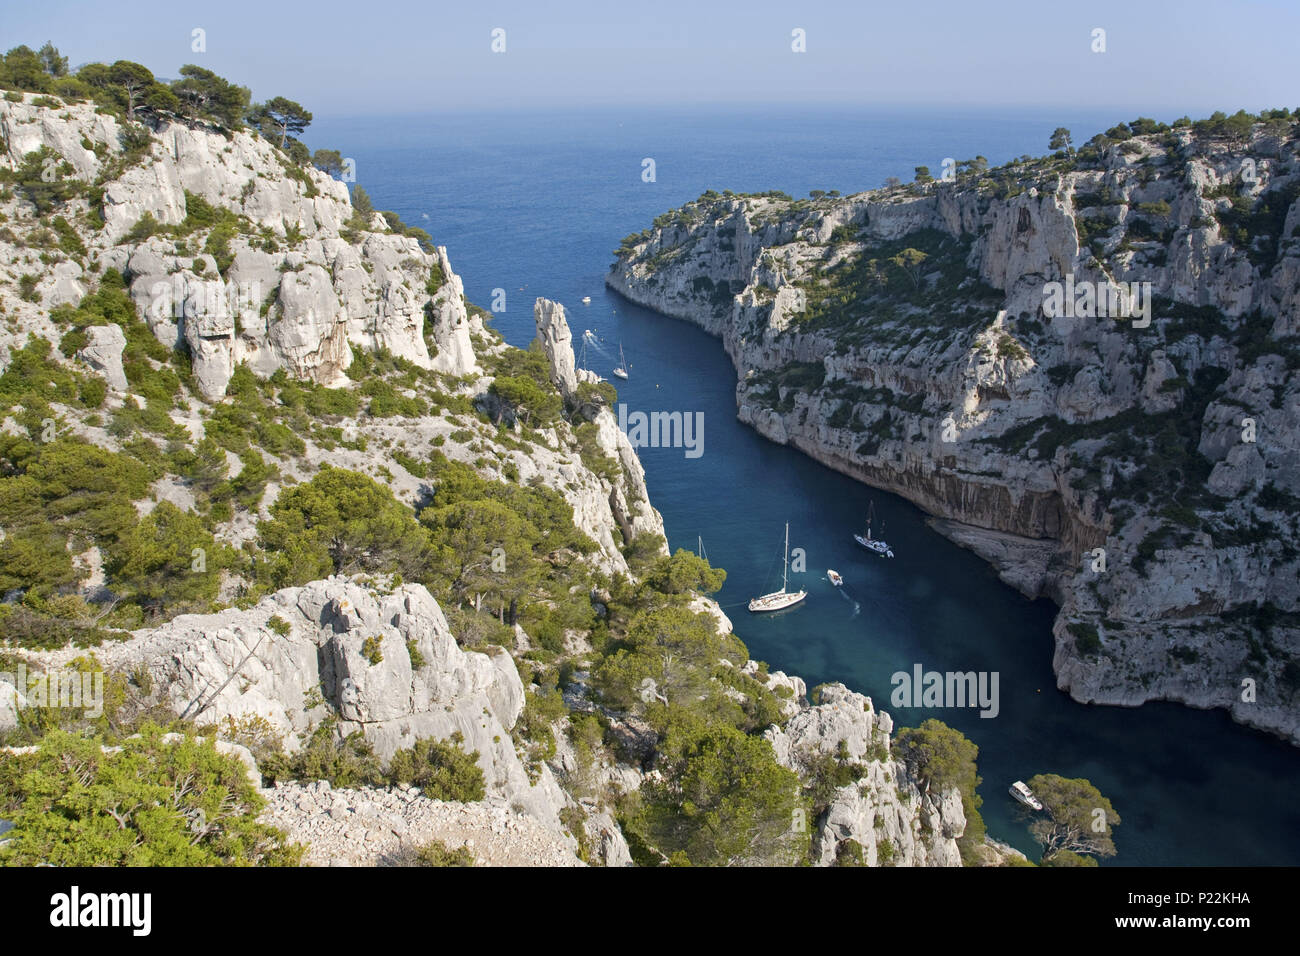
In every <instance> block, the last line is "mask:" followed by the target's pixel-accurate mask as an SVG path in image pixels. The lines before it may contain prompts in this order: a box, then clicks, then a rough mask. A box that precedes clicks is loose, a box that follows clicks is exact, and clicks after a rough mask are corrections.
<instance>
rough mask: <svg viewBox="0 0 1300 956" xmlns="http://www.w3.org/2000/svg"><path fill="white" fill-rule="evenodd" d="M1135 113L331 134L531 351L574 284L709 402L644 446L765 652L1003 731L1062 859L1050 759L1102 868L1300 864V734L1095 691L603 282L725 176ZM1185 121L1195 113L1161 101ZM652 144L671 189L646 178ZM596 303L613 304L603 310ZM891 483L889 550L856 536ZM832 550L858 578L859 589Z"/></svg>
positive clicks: (864, 167) (677, 117) (919, 523)
mask: <svg viewBox="0 0 1300 956" xmlns="http://www.w3.org/2000/svg"><path fill="white" fill-rule="evenodd" d="M1131 118H1132V117H1124V116H1115V115H1099V114H1095V113H1094V114H1085V113H1068V112H1060V113H1053V114H1051V115H1048V114H1039V113H1028V112H1021V113H987V114H979V113H971V112H967V113H951V114H945V113H943V112H940V111H919V112H918V111H915V110H913V111H903V110H894V111H890V110H874V111H868V110H861V111H851V110H842V109H841V110H827V111H809V110H794V109H791V108H789V107H781V108H774V109H771V110H758V109H753V108H746V109H732V110H729V109H725V108H722V107H704V106H701V107H697V108H694V109H691V110H687V111H678V112H673V111H668V110H662V111H647V110H644V109H630V108H629V109H625V110H604V111H599V112H582V113H578V112H572V113H551V114H542V113H527V114H524V113H519V114H506V113H501V114H461V113H457V114H440V115H424V116H405V117H385V118H376V117H366V118H361V119H344V118H327V119H318V120H317V121H316V123H315V124H314V125H313V126H312V128H311V129H310V130H309V131H308V135H307V136H306V137H305V138H306V140H307V142H308V143H309V145H310V146H311V147H312V148H322V147H323V148H332V149H338V150H339V151H340V152H342V154H343V155H344V156H345V157H351V158H353V159H354V160H355V161H356V169H357V180H358V182H359V183H360V184H361V185H363V186H364V187H365V189H366V191H367V192H369V193H370V196H371V198H372V199H373V201H374V203H375V206H376V207H377V208H379V209H392V210H395V211H397V212H398V213H399V214H400V215H401V216H402V218H403V219H404V220H405V221H406V222H407V223H409V224H411V225H414V226H420V227H422V228H424V229H427V230H428V231H429V232H430V233H431V234H432V235H433V237H434V241H435V242H437V243H438V244H439V245H445V246H447V250H448V254H449V256H450V258H451V262H452V266H453V268H455V270H456V271H457V272H458V273H459V274H460V275H461V276H462V278H463V279H464V281H465V291H466V295H467V296H468V297H469V299H470V300H471V301H472V302H475V303H477V304H478V305H481V306H483V307H484V308H488V307H490V306H491V304H492V300H493V294H494V290H496V289H502V290H504V291H505V306H506V308H505V311H504V312H502V313H499V314H498V315H497V316H496V320H495V323H494V324H495V326H496V327H497V329H499V330H500V331H501V333H502V334H503V335H504V336H505V337H506V339H507V340H508V341H509V342H510V343H512V344H514V345H517V346H521V347H524V346H527V344H528V342H529V341H530V340H531V339H532V337H533V333H534V326H533V311H532V310H533V301H534V299H535V298H536V297H538V296H545V297H547V298H550V299H555V300H557V301H559V302H562V303H563V304H564V306H565V309H566V311H567V312H568V315H569V323H570V326H571V327H572V328H573V329H574V338H575V345H576V344H577V343H578V341H579V337H580V336H581V335H582V331H583V330H584V329H592V330H593V331H594V332H595V334H596V335H597V337H598V339H599V340H600V344H599V347H589V348H588V352H587V356H586V358H587V364H588V365H589V366H590V367H591V368H592V369H593V370H595V371H597V372H599V373H600V374H601V375H603V376H605V377H606V378H608V377H609V373H610V371H611V370H612V369H613V368H614V366H615V365H616V364H617V362H618V348H619V344H620V343H621V344H622V347H623V349H624V352H625V354H626V356H627V360H628V362H629V363H630V365H629V368H630V372H631V378H630V380H629V381H627V382H616V383H615V384H616V385H617V386H618V389H619V395H620V400H621V401H624V402H626V403H627V405H628V407H629V409H631V410H643V411H647V412H648V411H681V412H684V413H691V414H693V413H696V412H702V413H703V415H704V419H703V420H704V426H705V427H704V433H703V440H704V444H703V454H702V455H700V456H699V457H696V458H687V457H686V456H685V454H684V453H683V450H682V449H668V448H661V449H653V448H644V449H641V458H642V461H643V462H644V464H645V468H646V473H647V478H648V481H649V486H650V496H651V500H652V502H653V503H654V505H655V506H656V507H657V508H658V509H659V510H660V511H661V512H662V513H663V516H664V521H665V524H666V526H667V530H668V540H669V544H670V546H671V547H672V548H674V549H676V548H688V549H691V550H695V548H696V544H697V540H699V539H702V540H703V544H704V549H705V551H706V552H707V555H708V557H709V560H710V561H711V562H712V563H713V564H714V565H715V566H718V567H722V568H725V569H726V570H727V583H726V586H725V587H724V588H723V590H722V591H721V592H720V594H718V595H717V598H718V600H719V601H720V602H721V603H722V605H723V606H724V608H725V609H726V611H727V613H728V614H729V615H730V616H731V617H732V620H733V622H734V623H735V627H736V631H737V633H738V634H739V636H740V637H741V638H742V639H743V640H744V641H745V643H746V644H747V645H748V647H749V650H750V655H751V656H752V657H754V658H756V659H760V660H766V661H767V662H768V663H769V664H770V665H771V667H772V668H773V669H779V670H784V671H787V672H789V673H792V674H797V675H799V676H800V677H803V678H804V679H805V680H806V681H807V682H808V686H809V687H813V686H815V685H816V684H818V683H821V682H824V681H842V682H843V683H845V684H847V685H848V686H849V687H851V688H853V689H854V690H857V691H861V692H862V693H865V694H868V695H870V696H871V697H872V699H873V700H874V701H875V704H876V706H877V708H878V709H882V710H886V711H888V712H890V713H891V714H892V716H893V718H894V722H895V726H896V727H897V726H914V725H916V724H918V723H920V722H921V721H923V720H925V719H926V718H928V717H937V718H939V719H940V720H943V721H945V722H947V723H949V724H951V725H953V726H955V727H957V728H958V729H960V730H961V731H962V732H963V733H965V734H966V735H967V736H968V737H970V738H971V739H972V740H973V741H974V742H975V743H976V744H977V745H978V746H979V749H980V753H979V768H980V773H981V776H982V777H983V784H982V785H981V787H980V793H981V795H982V796H983V798H984V805H983V807H982V809H981V812H982V813H983V815H984V819H985V822H986V824H987V826H988V831H989V834H990V835H991V836H993V837H995V838H997V839H1001V840H1004V841H1006V842H1009V843H1011V844H1012V845H1014V846H1016V847H1017V848H1019V849H1021V850H1023V851H1025V852H1026V853H1027V854H1028V855H1029V856H1030V857H1031V859H1037V856H1038V854H1037V852H1036V845H1035V844H1034V843H1033V841H1032V840H1031V839H1030V837H1029V833H1028V831H1027V829H1026V827H1025V825H1024V822H1023V819H1022V816H1021V814H1020V813H1019V812H1018V806H1019V805H1018V804H1016V803H1015V801H1014V800H1012V798H1011V797H1010V796H1009V795H1008V793H1007V787H1008V786H1009V785H1010V784H1011V782H1012V781H1014V780H1017V779H1023V780H1027V779H1028V778H1029V777H1031V776H1032V775H1034V774H1036V773H1057V774H1061V775H1063V776H1067V777H1087V778H1088V779H1090V780H1091V781H1092V782H1093V783H1094V784H1096V785H1097V787H1098V788H1099V789H1100V790H1101V791H1102V793H1103V794H1105V795H1106V796H1107V797H1109V798H1110V799H1111V802H1112V803H1113V804H1114V806H1115V809H1116V810H1117V811H1118V813H1119V814H1120V817H1121V818H1122V821H1123V822H1122V823H1121V825H1120V826H1119V827H1118V828H1117V829H1116V831H1115V843H1116V846H1117V848H1118V851H1119V852H1118V855H1117V856H1115V857H1113V858H1112V859H1111V860H1109V861H1104V862H1103V865H1129V866H1136V865H1161V864H1165V865H1209V864H1224V865H1232V864H1238V865H1282V864H1286V865H1296V864H1300V801H1297V799H1296V793H1297V790H1300V750H1297V749H1296V748H1293V747H1290V746H1288V745H1287V744H1285V743H1283V742H1281V741H1280V740H1278V739H1276V738H1273V737H1270V736H1267V735H1265V734H1262V733H1258V732H1256V731H1252V730H1249V729H1247V728H1245V727H1240V726H1238V725H1236V724H1233V723H1232V721H1231V720H1230V719H1229V718H1228V717H1227V716H1226V715H1225V714H1223V713H1221V712H1214V711H1195V710H1191V709H1188V708H1185V707H1181V706H1179V705H1175V704H1164V703H1153V704H1147V705H1145V706H1143V707H1140V708H1136V709H1122V708H1111V707H1093V706H1084V705H1081V704H1076V703H1074V702H1073V701H1071V700H1070V699H1069V697H1068V696H1067V695H1065V694H1064V693H1061V692H1059V691H1058V690H1057V689H1056V682H1055V678H1054V677H1053V674H1052V671H1051V657H1052V636H1051V622H1052V618H1053V614H1054V608H1053V606H1052V605H1051V604H1050V603H1048V602H1045V601H1039V602H1030V601H1028V600H1026V599H1025V598H1023V597H1021V596H1020V595H1019V594H1018V593H1017V592H1016V591H1014V590H1012V589H1011V588H1009V587H1007V586H1006V585H1004V584H1002V583H1001V582H1000V581H999V580H998V579H997V577H996V575H994V574H993V572H992V571H991V570H990V569H989V567H988V566H987V565H986V564H985V563H984V562H982V561H981V560H979V559H978V558H976V557H975V556H974V555H973V554H971V553H969V552H967V551H964V550H962V549H960V548H958V547H957V546H956V545H954V544H951V543H950V542H948V541H947V540H946V539H944V538H942V537H940V536H939V535H938V534H936V533H934V532H933V531H931V530H929V529H928V528H927V527H926V526H925V524H924V515H923V513H922V512H920V511H919V510H918V509H917V508H915V507H913V506H912V505H910V504H908V503H907V502H906V501H903V500H902V499H899V498H896V497H894V496H892V495H888V494H885V493H882V492H879V491H873V490H872V489H870V488H868V487H867V486H865V485H862V484H858V483H857V482H854V481H852V480H850V479H849V478H846V477H844V476H842V475H839V474H837V473H835V472H833V471H831V470H829V469H827V468H824V467H822V466H821V465H818V464H816V463H815V462H813V461H811V460H810V459H808V458H806V457H804V456H803V455H802V454H800V453H799V452H797V451H793V450H790V449H787V448H784V447H781V446H778V445H774V444H772V443H771V442H768V441H766V440H765V439H763V438H761V437H759V436H758V435H757V434H756V433H754V432H753V431H751V430H750V429H748V428H747V427H745V426H743V425H741V424H740V423H738V422H737V421H736V409H735V399H734V392H735V373H734V372H733V370H732V368H731V364H730V362H729V360H728V359H727V357H726V355H725V354H724V352H723V350H722V346H721V344H720V343H719V342H718V341H717V340H716V339H713V338H711V337H710V336H708V335H706V334H704V333H703V332H701V331H699V330H698V329H696V328H694V327H693V326H690V325H688V324H686V323H684V322H679V321H676V320H673V319H669V318H666V317H664V316H660V315H657V314H655V313H653V312H651V311H649V310H646V309H642V308H640V307H638V306H635V305H633V304H632V303H630V302H628V301H626V300H624V299H622V298H621V297H619V296H618V295H616V294H614V293H612V292H609V291H608V290H606V289H605V288H604V284H603V276H604V274H605V271H606V269H607V268H608V266H609V264H610V262H611V261H612V260H613V255H612V250H613V249H615V248H616V247H617V246H618V244H619V241H620V240H621V239H622V237H623V236H625V235H627V234H628V233H631V232H639V231H640V230H641V229H643V228H645V227H646V226H648V225H649V224H650V221H651V220H652V219H653V218H654V217H655V216H657V215H658V214H659V213H662V212H665V211H667V210H668V209H670V208H672V207H674V206H677V205H680V204H681V203H682V202H685V201H686V200H689V199H693V198H695V197H697V196H699V194H700V193H701V192H703V191H704V190H705V189H709V188H712V189H717V190H719V191H721V190H723V189H733V190H735V191H737V192H750V191H763V190H767V189H781V190H784V191H786V192H788V193H790V194H791V195H793V196H801V195H805V196H806V195H807V193H808V191H809V190H810V189H825V190H831V189H838V190H840V191H841V192H843V193H846V194H847V193H851V192H855V191H858V190H861V189H866V188H871V187H875V186H879V185H881V184H882V183H883V181H884V179H885V178H886V177H887V176H897V177H899V178H900V179H903V180H904V181H907V180H910V179H911V178H912V175H913V169H914V167H916V166H920V165H926V166H929V168H930V170H931V172H932V173H933V174H934V175H936V176H937V175H938V174H939V171H940V169H941V168H942V164H943V160H944V159H945V158H947V157H952V158H955V159H958V160H961V159H967V158H972V157H974V156H976V155H983V156H986V157H987V158H988V159H989V161H990V163H991V164H993V165H997V164H999V163H1001V162H1004V161H1006V160H1008V159H1011V158H1013V157H1016V156H1019V155H1022V154H1026V153H1028V154H1033V155H1039V154H1041V153H1044V152H1046V151H1047V141H1048V138H1049V136H1050V135H1051V132H1052V130H1053V129H1055V128H1056V127H1057V126H1067V127H1069V128H1070V129H1071V130H1072V131H1073V132H1074V139H1075V141H1076V142H1083V141H1084V140H1086V139H1088V138H1089V137H1090V136H1092V134H1093V133H1095V132H1098V131H1100V130H1103V129H1105V128H1107V127H1109V126H1112V125H1114V124H1115V123H1116V122H1118V121H1120V120H1126V119H1131ZM1157 118H1158V119H1161V120H1165V121H1168V120H1170V119H1172V117H1166V116H1161V117H1157ZM647 158H649V159H653V160H654V167H655V180H656V181H655V182H645V181H643V179H642V170H643V168H644V167H643V160H645V159H647ZM583 296H591V300H592V301H591V304H590V305H587V306H584V305H583V304H582V303H581V299H582V297H583ZM869 501H874V505H875V513H876V524H875V527H876V529H877V534H878V536H883V537H885V538H887V539H888V540H889V542H890V544H891V545H892V547H893V548H894V550H895V553H896V555H897V557H896V558H894V559H893V560H885V559H882V558H879V557H876V556H875V555H871V554H868V553H867V552H866V551H864V550H863V549H861V548H859V547H858V546H857V545H856V544H855V543H854V542H853V539H852V537H851V534H852V532H854V531H858V530H860V529H861V527H862V523H863V519H864V516H865V514H866V511H867V507H868V502H869ZM786 521H789V523H790V539H791V540H790V544H791V547H792V548H802V549H803V551H804V553H805V554H806V560H807V570H806V571H805V572H804V573H800V574H794V575H792V576H791V589H794V588H805V589H806V590H807V591H808V592H809V597H808V599H807V600H806V601H805V602H804V603H803V604H802V605H800V606H798V607H796V608H792V609H790V610H788V611H784V612H779V613H778V614H774V615H768V616H755V615H751V614H749V612H748V611H747V610H746V609H745V607H744V604H745V602H746V601H747V600H748V599H749V598H750V597H752V596H754V595H756V594H760V593H765V592H767V591H771V590H774V589H775V588H777V587H779V586H780V573H781V557H780V555H781V546H782V535H783V529H784V525H785V522H786ZM827 568H835V569H836V570H838V571H839V572H840V573H841V574H842V575H844V578H845V587H844V589H843V591H842V592H841V591H837V590H836V589H835V588H833V587H832V586H831V585H830V583H829V582H828V581H827V580H826V577H825V571H826V569H827ZM916 664H921V665H923V667H924V668H925V669H926V670H938V671H967V670H974V671H996V672H998V675H999V690H1000V710H999V713H998V715H997V716H996V717H995V718H991V719H985V718H981V717H980V716H979V712H978V710H976V709H911V708H896V707H893V706H892V705H891V704H890V693H891V690H892V687H891V683H890V677H891V675H892V674H894V673H895V672H897V671H906V672H909V673H910V672H911V671H912V670H913V667H914V665H916Z"/></svg>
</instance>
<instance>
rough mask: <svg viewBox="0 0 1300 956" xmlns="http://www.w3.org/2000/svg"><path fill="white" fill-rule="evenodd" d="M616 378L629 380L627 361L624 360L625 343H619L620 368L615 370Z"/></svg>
mask: <svg viewBox="0 0 1300 956" xmlns="http://www.w3.org/2000/svg"><path fill="white" fill-rule="evenodd" d="M614 377H615V378H624V379H625V378H627V359H625V358H623V343H622V342H620V343H618V368H616V369H614Z"/></svg>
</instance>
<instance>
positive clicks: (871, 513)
mask: <svg viewBox="0 0 1300 956" xmlns="http://www.w3.org/2000/svg"><path fill="white" fill-rule="evenodd" d="M875 514H876V503H875V502H874V501H872V502H868V503H867V533H866V534H855V535H854V536H853V540H854V541H856V542H857V543H858V544H860V545H862V546H863V547H864V548H866V549H867V550H868V551H874V552H875V553H876V554H878V555H880V556H881V557H884V558H892V557H893V556H894V551H893V549H892V548H891V547H890V546H889V545H888V544H887V543H886V542H884V541H881V540H880V539H878V538H873V537H871V519H872V518H873V517H875Z"/></svg>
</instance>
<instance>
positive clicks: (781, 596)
mask: <svg viewBox="0 0 1300 956" xmlns="http://www.w3.org/2000/svg"><path fill="white" fill-rule="evenodd" d="M789 571H790V524H789V522H787V523H786V526H785V552H784V554H783V562H782V564H781V590H779V591H773V592H772V593H771V594H764V595H762V596H760V597H756V598H754V599H753V600H751V601H750V602H749V609H750V610H751V611H753V612H755V613H757V612H760V611H780V610H783V609H785V608H787V607H791V606H792V605H795V604H798V603H799V602H800V601H802V600H803V599H804V598H806V597H807V596H808V592H807V591H787V590H786V585H787V584H788V583H789V581H788V579H789Z"/></svg>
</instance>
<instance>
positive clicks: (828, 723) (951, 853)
mask: <svg viewBox="0 0 1300 956" xmlns="http://www.w3.org/2000/svg"><path fill="white" fill-rule="evenodd" d="M803 704H804V706H803V707H802V709H800V710H799V711H798V712H797V713H796V714H795V715H794V716H793V717H792V718H791V719H790V720H789V721H787V722H786V724H785V726H784V727H772V728H769V729H768V731H767V732H766V734H765V736H766V737H767V739H768V740H769V741H771V743H772V748H773V750H775V751H776V755H777V760H778V761H780V762H781V763H782V764H783V765H784V766H786V767H789V768H790V769H792V770H794V771H796V772H797V773H799V774H800V775H801V776H807V775H808V774H809V772H810V770H811V767H812V764H813V762H814V761H816V760H819V759H826V758H831V759H834V760H836V761H838V762H840V763H842V764H846V765H848V766H851V767H853V768H854V775H855V776H856V779H855V780H854V782H853V783H851V784H847V785H846V786H843V787H840V788H838V789H837V790H836V791H835V793H834V795H833V796H832V797H831V799H830V802H829V805H828V806H827V808H826V809H825V811H824V812H823V813H822V814H821V816H820V817H819V818H818V819H817V820H816V821H815V826H816V829H815V830H814V832H813V847H812V858H813V862H814V864H815V865H821V866H829V865H832V864H834V863H835V862H836V860H837V858H839V857H841V856H843V855H844V854H845V853H846V852H851V848H852V847H853V845H854V844H856V846H857V847H860V848H861V854H862V857H861V862H863V863H865V864H866V865H868V866H885V865H888V866H961V865H962V861H961V852H960V851H959V850H958V848H957V838H958V837H960V836H961V835H962V834H963V833H964V832H965V830H966V817H965V814H964V813H963V811H962V802H961V794H960V793H959V792H958V791H957V790H956V789H953V790H948V791H945V792H943V793H942V794H932V793H930V792H929V789H928V787H924V786H923V785H922V784H919V783H918V782H917V781H916V780H914V779H912V778H911V777H910V776H909V775H908V772H907V768H906V767H905V766H904V765H903V764H902V763H901V762H899V761H896V760H894V759H893V758H892V757H891V756H890V753H889V747H890V734H891V732H892V731H893V721H892V720H891V719H890V717H889V715H888V714H886V713H877V712H876V710H875V709H874V707H873V705H872V703H871V698H869V697H865V696H863V695H862V694H858V693H854V692H853V691H851V690H849V689H848V688H847V687H845V686H844V685H843V684H825V685H822V687H821V688H820V689H819V692H818V703H817V704H815V705H812V706H809V705H808V704H807V702H806V701H804V702H803Z"/></svg>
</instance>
